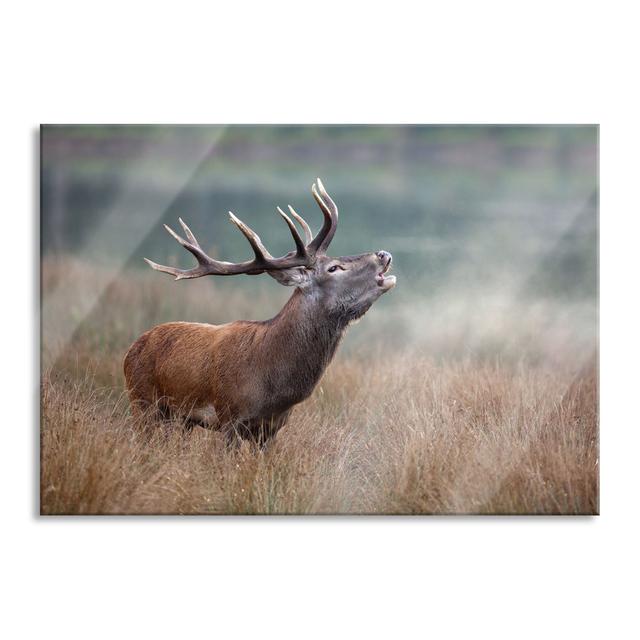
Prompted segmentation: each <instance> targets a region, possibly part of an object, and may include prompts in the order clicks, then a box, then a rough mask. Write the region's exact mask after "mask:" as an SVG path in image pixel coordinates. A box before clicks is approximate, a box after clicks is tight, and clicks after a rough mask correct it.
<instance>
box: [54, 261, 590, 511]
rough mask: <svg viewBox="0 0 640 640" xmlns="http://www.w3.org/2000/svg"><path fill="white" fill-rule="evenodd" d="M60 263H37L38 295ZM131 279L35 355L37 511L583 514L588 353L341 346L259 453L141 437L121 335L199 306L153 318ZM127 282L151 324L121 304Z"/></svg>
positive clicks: (157, 301)
mask: <svg viewBox="0 0 640 640" xmlns="http://www.w3.org/2000/svg"><path fill="white" fill-rule="evenodd" d="M64 268H65V267H64V264H63V263H50V264H48V265H46V267H45V277H44V278H43V285H44V289H45V292H46V290H47V286H48V285H49V284H50V283H51V282H53V281H56V278H57V277H58V278H59V274H58V275H57V276H56V272H57V270H61V269H62V270H64ZM136 277H140V278H145V280H144V285H145V286H142V283H141V282H138V283H133V284H132V283H131V282H130V281H127V282H123V281H119V282H118V283H116V284H114V285H112V287H110V288H109V289H108V290H107V292H106V294H105V295H104V296H103V298H102V299H101V301H100V304H99V306H98V308H97V309H96V310H95V311H94V313H93V314H92V315H91V316H90V317H89V318H88V319H87V320H86V321H85V322H84V323H83V324H82V325H81V326H80V327H79V328H78V330H76V331H75V332H74V334H73V338H72V340H71V343H70V344H69V345H68V347H67V348H66V349H65V350H63V351H61V352H59V353H57V355H56V357H55V359H54V360H52V361H49V362H47V360H46V356H45V366H46V371H45V374H44V376H43V382H42V432H41V510H42V513H46V514H62V513H87V514H88V513H94V514H97V513H129V514H132V513H211V514H216V513H218V514H219V513H233V514H236V513H242V514H247V513H251V514H258V513H259V514H263V513H279V514H284V513H298V514H308V513H376V514H379V513H410V514H418V513H436V514H444V513H447V514H449V513H458V514H459V513H546V514H555V513H568V514H593V513H597V512H598V426H597V423H598V417H597V372H596V363H595V360H592V361H591V362H589V363H588V364H584V363H579V362H578V361H577V360H575V361H574V360H571V361H570V362H569V361H567V362H566V363H565V365H564V366H562V367H560V366H558V364H557V361H556V362H555V363H554V364H553V366H551V365H549V364H548V363H546V364H545V362H536V364H535V365H532V364H527V363H526V362H525V361H520V362H518V361H514V360H509V361H507V362H505V361H500V359H494V360H478V359H476V360H474V359H471V358H467V359H461V358H455V359H454V358H449V359H441V360H439V361H435V360H431V359H429V358H426V357H424V356H422V355H418V354H417V353H415V352H411V351H408V350H407V351H398V350H395V351H394V352H393V353H389V352H388V350H387V351H385V350H384V349H382V352H377V353H374V351H373V350H372V349H367V350H361V351H356V352H355V353H351V354H348V353H347V352H346V351H342V352H340V353H339V354H338V356H337V358H336V360H335V361H334V363H333V364H332V365H331V367H330V369H329V370H328V372H327V374H326V375H325V377H324V378H323V381H322V383H321V386H320V387H319V388H318V389H317V390H316V392H315V393H314V394H313V396H312V397H311V399H310V400H308V401H307V402H305V403H304V404H302V405H299V406H298V407H297V408H296V409H295V411H294V413H293V415H292V419H291V421H290V423H289V424H288V425H287V426H286V427H285V428H284V429H283V430H282V431H281V432H280V433H279V434H278V436H277V438H276V439H275V440H274V441H273V443H272V444H271V446H270V447H269V448H267V450H265V451H260V450H258V449H256V448H255V447H253V446H250V445H249V444H247V443H245V444H243V445H242V446H240V447H238V448H235V449H226V448H225V446H224V444H223V442H222V439H221V438H220V437H219V435H218V434H216V433H215V432H209V431H205V430H203V429H195V430H194V431H193V432H191V433H188V432H186V433H185V432H183V431H182V430H181V429H180V428H179V427H178V425H169V426H168V427H167V428H166V429H163V430H155V431H154V432H153V433H151V434H146V433H145V431H144V429H143V428H142V427H143V426H144V425H140V424H135V423H134V421H133V418H132V417H131V416H130V414H129V411H128V403H127V401H126V397H125V396H124V395H123V393H122V379H121V373H120V365H121V358H122V355H123V353H124V351H125V350H126V347H127V346H128V344H129V342H130V341H131V340H132V339H133V338H134V337H135V335H136V332H139V331H141V330H142V329H144V328H147V327H148V326H150V325H151V324H153V323H155V322H159V321H161V320H165V319H169V318H170V317H173V316H172V315H171V314H173V313H176V314H177V313H184V314H185V317H188V318H190V319H200V318H201V317H202V316H198V312H199V311H201V309H200V307H199V306H198V305H200V304H204V303H202V302H200V300H201V297H200V298H198V297H193V298H183V299H182V300H181V301H180V304H179V305H177V306H176V305H174V308H173V309H171V310H167V311H166V313H165V312H163V311H162V310H161V309H160V306H161V304H162V300H164V299H165V298H164V296H165V293H164V290H162V287H163V286H164V284H160V285H155V284H154V282H155V281H152V280H147V279H146V276H143V275H140V276H136ZM146 285H150V286H151V287H152V288H149V286H146ZM156 286H157V288H153V287H156ZM141 287H142V288H143V289H144V297H145V299H146V300H147V302H148V306H150V307H151V308H152V309H153V311H151V312H149V313H151V314H152V315H153V317H154V321H150V318H148V317H146V316H145V315H144V312H140V311H139V310H140V308H141V307H140V304H139V302H138V303H137V304H135V305H132V304H131V301H132V296H135V295H136V293H135V292H136V290H137V291H138V293H139V292H140V290H141ZM145 287H146V288H145ZM184 291H185V295H187V296H191V295H192V293H190V292H189V291H188V290H186V289H185V290H184ZM242 304H248V303H246V302H245V301H243V300H240V301H239V302H238V305H239V306H241V305H242ZM189 305H193V306H192V307H190V306H189ZM185 306H186V307H187V309H186V311H185ZM249 306H250V305H249ZM131 308H135V309H137V310H138V311H137V312H136V313H138V314H139V315H135V314H129V315H128V316H127V315H126V314H127V310H128V309H131ZM372 313H375V310H374V311H372ZM210 315H211V314H209V317H210ZM249 315H250V314H249ZM124 317H126V319H127V321H126V322H125V321H124V320H123V318H124ZM54 320H56V319H55V318H53V317H47V316H46V315H45V322H47V321H54ZM58 321H62V320H61V319H58ZM365 321H366V320H365ZM145 323H146V326H145ZM139 325H142V326H139ZM132 334H133V335H132ZM347 340H348V338H347ZM44 347H45V354H46V352H47V344H45V345H44ZM89 372H90V373H89Z"/></svg>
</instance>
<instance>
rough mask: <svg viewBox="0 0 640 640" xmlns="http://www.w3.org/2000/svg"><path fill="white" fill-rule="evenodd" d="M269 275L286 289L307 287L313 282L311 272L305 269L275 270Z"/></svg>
mask: <svg viewBox="0 0 640 640" xmlns="http://www.w3.org/2000/svg"><path fill="white" fill-rule="evenodd" d="M267 273H268V274H269V275H270V276H271V277H272V278H273V279H274V280H277V281H278V282H279V283H280V284H283V285H284V286H285V287H306V286H307V285H308V284H309V283H310V282H311V275H310V272H309V271H307V270H306V269H305V268H304V267H294V268H292V269H277V270H276V269H274V270H273V271H267Z"/></svg>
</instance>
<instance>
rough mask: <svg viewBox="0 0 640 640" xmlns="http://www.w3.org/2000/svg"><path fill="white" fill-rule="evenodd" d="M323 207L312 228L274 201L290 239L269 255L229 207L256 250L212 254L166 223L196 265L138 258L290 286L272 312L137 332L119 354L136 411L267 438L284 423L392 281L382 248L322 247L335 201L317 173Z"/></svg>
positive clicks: (182, 274) (190, 273) (332, 227)
mask: <svg viewBox="0 0 640 640" xmlns="http://www.w3.org/2000/svg"><path fill="white" fill-rule="evenodd" d="M311 191H312V193H313V197H314V198H315V200H316V202H317V203H318V205H319V206H320V209H321V210H322V213H323V215H324V224H323V225H322V229H321V230H320V231H319V233H318V234H317V235H316V236H315V237H313V235H312V233H311V230H310V228H309V225H308V224H307V223H306V222H305V220H304V219H303V218H302V217H301V216H300V215H298V214H297V213H296V212H295V211H294V210H293V208H292V207H291V206H289V211H290V212H291V216H292V217H293V218H294V219H295V220H297V222H298V223H299V224H300V226H301V227H302V229H303V231H304V234H305V241H303V240H302V238H301V237H300V235H299V233H298V231H297V229H296V226H295V225H294V223H293V222H292V220H291V218H289V216H288V215H287V214H286V213H284V211H282V210H281V209H280V208H279V207H278V212H279V213H280V215H281V216H282V217H283V218H284V221H285V222H286V223H287V225H288V227H289V230H290V232H291V235H292V236H293V240H294V242H295V245H296V249H295V251H291V252H289V253H287V254H286V255H284V256H282V257H280V258H274V257H273V256H272V255H271V254H270V253H269V252H268V251H267V249H266V248H265V247H264V246H263V244H262V242H261V241H260V238H259V237H258V236H257V235H256V234H255V233H254V232H253V231H252V230H251V229H250V228H249V227H248V226H247V225H246V224H244V223H243V222H242V221H240V220H239V219H238V218H236V217H235V216H234V215H233V213H231V212H230V216H231V221H232V222H233V223H234V224H235V225H236V226H237V227H238V228H239V229H240V231H242V233H243V234H244V235H245V236H246V238H247V240H248V241H249V244H250V245H251V248H252V249H253V252H254V254H255V257H254V258H253V260H249V261H247V262H240V263H230V262H221V261H218V260H213V259H212V258H210V257H209V256H208V255H207V254H206V253H205V252H204V251H203V250H202V247H201V246H200V245H199V244H198V241H197V240H196V238H195V236H194V235H193V233H192V232H191V230H190V229H189V227H188V226H187V225H186V224H185V223H184V222H183V221H182V220H181V219H180V224H181V225H182V228H183V230H184V234H185V236H186V239H184V238H182V237H180V236H179V235H178V234H176V233H174V231H173V230H172V229H170V228H169V227H167V226H166V225H165V228H166V229H167V231H168V232H169V233H170V234H171V235H172V236H173V237H174V238H175V239H176V240H177V241H178V242H179V243H180V244H181V245H182V246H183V247H184V248H185V249H187V250H188V251H190V252H191V253H192V254H193V255H194V256H195V258H196V260H197V261H198V266H197V267H194V268H193V269H188V270H182V269H175V268H173V267H166V266H162V265H159V264H156V263H155V262H151V260H147V259H146V258H145V260H146V261H147V263H148V264H149V265H150V266H151V267H152V268H153V269H156V270H157V271H163V272H165V273H169V274H171V275H172V276H175V279H176V280H183V279H186V278H200V277H201V276H209V275H211V276H233V275H237V274H241V273H244V274H249V275H258V274H260V273H265V272H266V273H268V274H269V275H270V276H271V277H272V278H275V279H276V280H277V281H278V282H279V283H280V284H283V285H286V286H292V287H295V290H294V292H293V295H292V296H291V298H289V301H288V302H287V303H286V304H285V306H284V307H283V308H282V310H281V311H280V313H278V315H276V316H275V317H274V318H272V319H271V320H266V321H260V322H246V321H238V322H231V323H229V324H222V325H210V324H200V323H195V322H169V323H166V324H161V325H159V326H157V327H155V328H153V329H151V330H150V331H147V332H146V333H144V334H143V335H142V336H140V337H139V338H138V339H137V340H136V341H135V342H134V343H133V345H132V346H131V347H130V349H129V351H128V352H127V355H126V357H125V359H124V374H125V377H126V382H127V389H128V391H129V397H130V400H131V404H132V406H133V407H134V411H137V412H140V411H151V412H152V413H155V414H156V417H157V418H158V419H161V418H163V417H166V415H167V413H171V414H174V415H178V416H182V417H183V418H184V419H185V420H186V421H187V423H191V424H193V423H195V424H200V425H202V426H206V427H209V428H218V429H222V430H224V431H225V432H226V434H227V436H228V437H229V436H231V435H232V434H233V433H236V434H239V435H240V436H241V437H246V438H251V439H255V440H258V441H260V442H265V441H266V440H267V439H268V438H269V437H271V436H273V435H274V434H275V433H276V431H277V430H278V429H279V428H280V427H282V426H283V425H284V424H285V422H286V420H287V417H288V416H289V413H290V412H291V408H292V407H293V406H294V405H295V404H297V403H299V402H302V401H303V400H305V399H306V398H308V397H309V395H310V394H311V392H312V391H313V389H314V387H315V386H316V384H317V383H318V381H319V380H320V377H321V376H322V373H323V372H324V370H325V369H326V367H327V365H328V364H329V362H330V361H331V358H332V357H333V355H334V353H335V351H336V347H337V346H338V343H339V342H340V339H341V337H342V335H343V334H344V331H345V329H346V328H347V326H348V325H349V323H350V322H351V321H353V320H356V319H358V318H360V317H361V316H362V315H363V314H364V313H365V312H366V311H367V310H368V309H369V307H370V306H371V305H372V304H373V303H374V302H375V301H376V300H377V299H378V298H379V297H380V296H381V295H382V294H383V293H385V292H386V291H389V290H390V289H392V288H393V287H394V285H395V283H396V279H395V276H389V275H385V274H386V273H387V271H388V270H389V268H390V266H391V254H390V253H388V252H387V251H378V252H376V253H363V254H361V255H357V256H345V257H342V258H331V257H329V256H328V255H326V251H327V248H328V247H329V243H330V242H331V240H332V239H333V236H334V234H335V232H336V228H337V226H338V208H337V207H336V205H335V203H334V202H333V200H332V199H331V198H330V197H329V194H328V193H327V192H326V190H325V188H324V186H323V184H322V182H321V181H320V179H318V181H317V186H316V184H314V185H313V187H312V189H311Z"/></svg>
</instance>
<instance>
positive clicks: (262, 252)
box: [229, 211, 273, 262]
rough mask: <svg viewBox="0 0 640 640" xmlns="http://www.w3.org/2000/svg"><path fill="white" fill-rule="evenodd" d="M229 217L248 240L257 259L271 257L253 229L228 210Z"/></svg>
mask: <svg viewBox="0 0 640 640" xmlns="http://www.w3.org/2000/svg"><path fill="white" fill-rule="evenodd" d="M229 218H230V219H231V222H233V224H235V225H236V227H238V229H240V231H242V234H243V235H244V237H245V238H246V239H247V240H248V241H249V244H250V245H251V248H252V249H253V252H254V253H255V254H256V260H258V261H263V262H264V261H266V260H267V259H272V258H273V256H272V255H271V254H270V253H269V252H268V251H267V249H266V247H265V246H264V245H263V244H262V240H260V236H259V235H258V234H257V233H256V232H255V231H254V230H253V229H251V227H248V226H247V225H246V224H245V223H244V222H242V220H240V218H238V217H236V216H235V215H233V213H231V211H229Z"/></svg>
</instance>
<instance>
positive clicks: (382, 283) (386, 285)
mask: <svg viewBox="0 0 640 640" xmlns="http://www.w3.org/2000/svg"><path fill="white" fill-rule="evenodd" d="M391 261H392V259H391V256H389V259H388V260H387V262H386V263H385V265H384V267H383V268H382V271H380V273H378V275H377V276H376V283H377V285H378V286H379V287H382V288H383V289H384V290H385V291H386V290H387V289H391V287H393V286H395V284H396V277H395V276H386V275H385V274H386V273H387V272H388V271H389V269H391Z"/></svg>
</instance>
